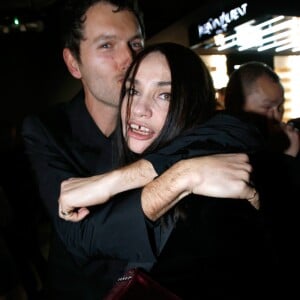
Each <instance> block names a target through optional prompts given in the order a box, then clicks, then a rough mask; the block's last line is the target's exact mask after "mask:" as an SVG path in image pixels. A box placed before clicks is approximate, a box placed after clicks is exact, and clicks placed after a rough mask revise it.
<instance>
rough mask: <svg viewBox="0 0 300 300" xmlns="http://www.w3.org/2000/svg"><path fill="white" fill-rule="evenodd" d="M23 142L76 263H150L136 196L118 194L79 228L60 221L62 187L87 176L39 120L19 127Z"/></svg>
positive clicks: (142, 216)
mask: <svg viewBox="0 0 300 300" xmlns="http://www.w3.org/2000/svg"><path fill="white" fill-rule="evenodd" d="M23 138H24V142H25V145H26V151H27V154H28V155H29V158H30V161H31V164H32V167H33V170H34V173H35V175H36V179H37V184H38V187H39V192H40V195H41V198H42V200H43V202H44V204H45V206H46V208H47V210H48V212H49V215H50V217H51V220H52V221H53V225H54V228H55V231H56V232H57V234H58V235H59V236H60V237H61V239H62V241H63V242H64V244H65V245H66V247H67V249H68V250H69V252H71V253H72V254H73V255H74V257H76V258H77V261H78V262H79V263H81V264H82V263H85V262H86V261H88V260H89V259H92V258H95V257H96V256H99V255H112V256H114V257H116V258H121V259H128V260H131V261H146V262H147V261H150V260H153V259H154V254H153V252H152V245H151V242H150V240H149V238H148V228H147V226H146V222H145V216H144V213H143V210H142V208H141V204H140V203H141V201H140V191H135V193H134V192H132V193H129V194H121V195H120V196H119V197H118V199H116V200H114V201H110V202H109V203H108V204H106V205H101V206H97V208H95V209H94V212H93V213H92V214H91V216H89V217H88V218H86V219H85V220H84V221H82V222H79V223H71V222H65V221H64V220H61V219H59V217H58V197H59V194H60V185H61V182H62V181H63V180H65V179H67V178H70V177H83V176H85V175H86V172H85V170H83V169H82V168H81V166H80V164H78V163H77V161H76V160H75V159H74V158H73V157H72V153H67V149H65V148H64V147H61V146H60V145H59V144H58V141H57V139H56V138H54V137H53V134H52V132H51V133H50V132H49V130H48V128H47V127H46V126H45V125H44V123H43V122H41V120H40V119H39V118H37V117H32V118H27V119H26V120H25V122H24V124H23Z"/></svg>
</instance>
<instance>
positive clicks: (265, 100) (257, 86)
mask: <svg viewBox="0 0 300 300" xmlns="http://www.w3.org/2000/svg"><path fill="white" fill-rule="evenodd" d="M245 100H246V101H245V105H244V110H245V111H248V112H256V113H259V114H261V115H264V116H266V117H268V118H270V119H275V120H277V121H281V119H282V114H283V102H284V94H283V89H282V86H281V85H280V84H278V83H276V82H274V81H272V79H271V78H269V77H268V76H266V75H263V76H261V77H259V78H258V79H257V80H256V82H255V83H254V84H253V86H251V87H250V89H249V91H248V93H246V97H245Z"/></svg>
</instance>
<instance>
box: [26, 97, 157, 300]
mask: <svg viewBox="0 0 300 300" xmlns="http://www.w3.org/2000/svg"><path fill="white" fill-rule="evenodd" d="M22 135H23V139H24V142H25V146H26V151H27V154H28V156H29V158H30V161H31V164H32V167H33V169H34V173H35V177H36V180H37V184H38V188H39V193H40V196H41V199H42V200H43V203H44V205H45V207H46V208H47V211H48V213H49V215H50V217H51V219H52V220H55V219H57V218H58V197H59V194H60V184H61V182H62V181H63V180H65V179H67V178H70V177H84V176H91V175H95V174H99V173H103V172H107V171H110V170H111V169H112V168H113V161H114V159H113V155H112V154H113V150H112V148H113V138H114V137H113V136H111V137H109V138H107V137H105V136H104V135H103V134H102V133H101V132H100V130H99V129H98V127H97V126H96V124H95V123H94V121H93V119H92V118H91V116H90V115H89V113H88V111H87V109H86V106H85V103H84V99H83V95H82V94H79V95H77V96H76V97H75V98H74V99H73V100H72V101H71V102H68V103H61V104H59V105H57V106H56V107H54V108H53V109H52V110H51V111H48V112H46V113H43V114H41V115H40V116H30V117H27V118H26V119H25V120H24V122H23V127H22ZM138 196H139V194H136V195H134V194H132V197H130V198H126V199H124V201H123V202H122V203H123V204H122V205H124V208H123V206H117V207H114V206H113V205H112V203H110V204H107V205H106V206H105V207H103V209H100V210H99V209H98V211H97V218H98V219H97V223H96V222H95V223H96V224H97V226H96V228H97V229H99V230H98V231H97V233H98V236H97V237H98V238H99V240H98V241H99V242H101V245H103V247H107V248H108V249H107V251H108V252H110V251H112V253H114V251H115V250H114V247H117V249H118V250H120V249H121V252H122V249H124V251H125V252H126V251H127V250H128V252H130V251H132V253H134V255H136V256H139V255H140V256H141V257H143V258H144V259H146V260H149V261H152V260H154V256H153V253H152V249H151V245H150V242H149V240H148V235H147V227H146V223H145V220H144V215H143V212H142V210H141V207H140V201H139V198H138ZM126 203H128V204H126ZM53 224H54V225H55V224H56V222H53ZM68 225H70V226H71V227H72V224H71V223H69V224H68ZM75 226H77V225H75V224H74V228H76V227H75ZM56 229H57V228H55V230H54V232H53V234H54V237H53V241H52V243H51V248H50V254H49V263H48V265H49V268H50V270H49V283H48V284H49V286H48V288H49V294H50V295H51V296H50V297H49V298H50V299H53V300H59V299H64V300H65V299H72V300H76V299H80V300H89V299H99V297H101V295H102V294H103V293H105V292H106V291H107V289H108V288H110V287H111V285H112V282H113V281H114V280H115V279H116V278H117V277H118V276H119V275H120V274H121V272H122V271H123V269H124V265H125V262H123V261H121V260H115V259H113V258H112V259H105V260H101V259H94V260H93V264H90V265H84V266H78V265H77V264H76V263H75V262H74V260H73V258H72V257H71V256H70V255H69V254H68V252H67V251H66V249H65V247H64V246H63V244H62V242H61V240H60V238H59V236H57V234H56ZM128 241H134V243H132V242H128ZM90 242H92V241H89V242H88V244H87V246H88V245H89V243H90ZM135 247H136V248H137V249H139V252H138V253H137V254H136V250H135ZM105 249H106V248H105ZM124 256H125V257H126V253H125V254H124ZM130 258H131V257H130ZM108 283H109V284H108Z"/></svg>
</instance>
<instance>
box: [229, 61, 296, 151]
mask: <svg viewBox="0 0 300 300" xmlns="http://www.w3.org/2000/svg"><path fill="white" fill-rule="evenodd" d="M283 105H284V88H283V86H282V84H281V82H280V78H279V76H278V75H277V74H276V73H275V72H274V71H273V70H272V69H271V68H270V67H269V66H268V65H266V64H264V63H261V62H256V61H252V62H248V63H245V64H243V65H241V66H240V68H239V69H237V70H235V71H234V72H233V73H232V74H231V75H230V78H229V82H228V86H227V88H226V93H225V108H226V109H227V110H229V111H231V112H234V113H237V114H241V113H242V112H243V111H245V112H250V113H257V114H259V115H262V116H266V117H267V118H268V119H269V120H271V121H272V120H275V122H274V124H275V125H276V124H277V125H280V127H281V128H278V126H277V128H276V126H274V127H273V130H276V133H277V134H278V133H279V134H280V132H282V130H281V129H283V132H284V133H285V135H280V141H283V143H284V142H285V144H282V146H281V145H280V144H279V145H278V143H277V144H276V145H278V146H280V147H284V149H282V150H283V152H284V153H285V154H288V155H291V156H294V157H296V156H297V155H298V153H299V150H300V136H299V132H298V130H296V128H294V127H293V126H290V125H287V124H284V123H282V117H283V112H284V107H283ZM283 132H282V133H283ZM277 136H278V135H277ZM278 137H279V136H278ZM284 138H285V139H284Z"/></svg>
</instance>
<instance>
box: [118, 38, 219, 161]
mask: <svg viewBox="0 0 300 300" xmlns="http://www.w3.org/2000/svg"><path fill="white" fill-rule="evenodd" d="M153 52H159V53H161V54H162V55H164V57H165V58H166V60H167V62H168V65H169V67H170V72H171V101H170V105H169V111H168V114H167V118H166V121H165V124H164V126H163V128H162V130H161V133H160V134H159V136H158V137H157V138H156V139H155V141H154V142H153V143H152V144H151V145H150V146H149V147H148V148H147V149H146V150H145V151H144V153H142V154H141V155H145V154H147V153H153V152H154V151H156V150H157V149H159V148H161V147H163V146H164V145H166V144H168V143H169V142H170V141H171V140H173V139H174V138H175V137H177V136H178V135H179V134H181V133H182V132H183V131H185V130H187V129H191V128H193V127H195V126H196V125H199V124H202V123H203V122H205V121H206V120H207V119H209V118H210V117H211V116H212V115H213V114H214V112H215V110H216V99H215V91H214V87H213V82H212V78H211V76H210V73H209V71H208V69H207V67H206V65H205V64H204V62H203V61H202V60H201V58H200V57H199V56H198V55H197V54H196V53H195V52H193V51H192V50H190V49H188V48H186V47H184V46H182V45H179V44H175V43H159V44H155V45H150V46H148V47H146V48H145V49H144V50H143V51H141V52H140V53H139V54H138V55H137V56H136V57H135V59H134V60H133V62H132V64H131V66H130V67H129V69H128V71H127V73H126V76H125V80H124V83H123V86H122V89H121V99H120V103H121V105H122V101H123V100H124V98H125V97H127V95H126V84H125V83H126V81H128V80H129V78H130V84H131V85H132V86H133V85H134V83H133V82H134V78H135V76H136V73H137V71H138V69H139V66H140V64H141V62H142V61H143V59H144V58H145V57H147V56H148V55H149V54H150V53H153ZM121 105H120V107H121ZM130 105H131V101H130V98H129V99H128V107H127V112H128V113H129V112H130ZM128 113H127V114H128ZM120 115H121V108H120V112H119V118H118V120H119V121H118V126H117V148H118V153H119V158H120V165H123V164H127V163H130V162H133V161H134V160H136V159H138V158H140V157H141V155H136V154H133V153H132V152H131V151H130V150H129V148H128V146H127V143H126V139H125V138H124V137H123V134H122V124H121V116H120Z"/></svg>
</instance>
